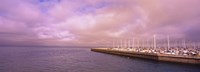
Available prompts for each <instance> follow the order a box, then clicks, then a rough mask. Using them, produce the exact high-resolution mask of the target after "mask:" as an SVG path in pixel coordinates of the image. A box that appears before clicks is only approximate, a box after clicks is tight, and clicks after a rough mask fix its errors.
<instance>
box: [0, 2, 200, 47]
mask: <svg viewBox="0 0 200 72" xmlns="http://www.w3.org/2000/svg"><path fill="white" fill-rule="evenodd" d="M199 27H200V0H0V45H98V44H102V43H105V42H108V41H111V40H113V39H130V38H148V37H149V38H151V37H152V36H153V35H154V34H156V35H158V36H160V37H162V36H166V35H170V36H173V37H177V38H185V39H191V40H200V28H199Z"/></svg>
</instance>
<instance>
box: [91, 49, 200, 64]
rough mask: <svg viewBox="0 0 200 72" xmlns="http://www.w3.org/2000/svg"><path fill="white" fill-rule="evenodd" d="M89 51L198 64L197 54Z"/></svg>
mask: <svg viewBox="0 0 200 72" xmlns="http://www.w3.org/2000/svg"><path fill="white" fill-rule="evenodd" d="M91 51H95V52H101V53H108V54H114V55H121V56H127V57H137V58H144V59H151V60H157V61H165V62H176V63H185V64H195V65H196V64H197V65H200V57H199V56H176V55H166V54H156V53H143V52H133V51H119V50H112V49H111V48H92V49H91Z"/></svg>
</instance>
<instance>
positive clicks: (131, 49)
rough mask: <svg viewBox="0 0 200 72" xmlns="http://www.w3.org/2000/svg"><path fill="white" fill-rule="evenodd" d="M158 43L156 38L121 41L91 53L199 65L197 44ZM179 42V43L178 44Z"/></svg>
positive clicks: (183, 42)
mask: <svg viewBox="0 0 200 72" xmlns="http://www.w3.org/2000/svg"><path fill="white" fill-rule="evenodd" d="M165 41H166V42H165V43H164V42H162V43H158V40H157V39H156V36H155V35H154V36H153V39H152V41H146V42H145V41H144V40H142V42H141V41H139V40H137V42H135V41H134V40H129V41H126V40H124V42H123V40H121V42H120V44H118V43H115V42H114V41H113V42H112V47H107V48H92V49H91V51H95V52H103V53H109V54H115V55H122V56H128V57H137V58H145V59H152V60H158V61H166V62H176V63H185V64H200V49H199V43H198V42H186V41H185V40H182V41H173V42H172V41H170V38H169V36H168V37H167V39H166V40H165ZM180 42H181V43H180Z"/></svg>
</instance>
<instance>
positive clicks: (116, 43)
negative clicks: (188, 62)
mask: <svg viewBox="0 0 200 72" xmlns="http://www.w3.org/2000/svg"><path fill="white" fill-rule="evenodd" d="M112 47H113V48H154V49H155V48H167V49H170V48H200V42H191V41H188V42H186V41H185V40H184V39H182V40H170V37H169V36H167V38H166V39H164V40H158V39H156V35H154V36H153V39H150V40H141V39H125V40H123V39H121V40H113V41H112Z"/></svg>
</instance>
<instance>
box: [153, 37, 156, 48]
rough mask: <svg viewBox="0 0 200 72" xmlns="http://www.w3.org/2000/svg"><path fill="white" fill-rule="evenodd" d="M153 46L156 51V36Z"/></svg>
mask: <svg viewBox="0 0 200 72" xmlns="http://www.w3.org/2000/svg"><path fill="white" fill-rule="evenodd" d="M153 44H154V45H153V47H154V49H156V35H154V36H153Z"/></svg>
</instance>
